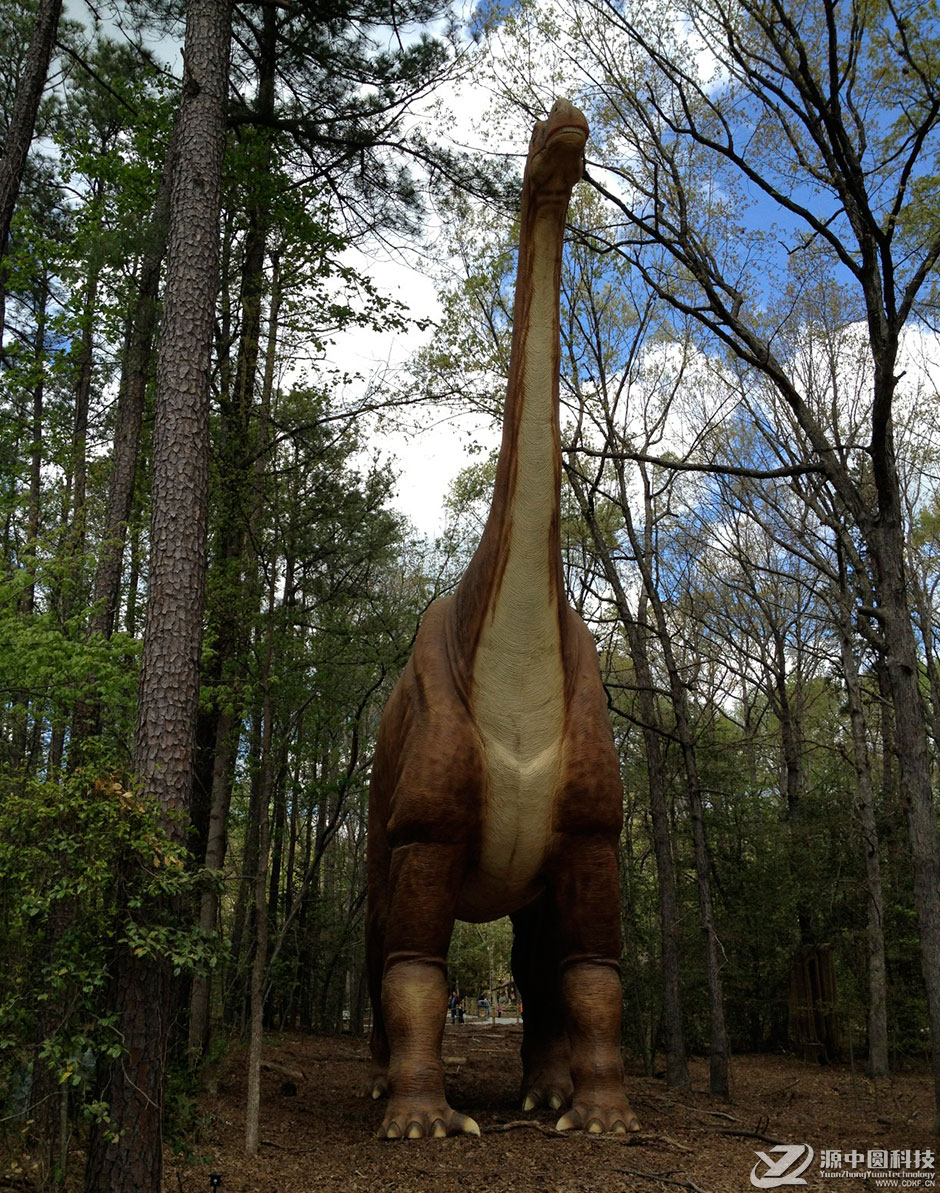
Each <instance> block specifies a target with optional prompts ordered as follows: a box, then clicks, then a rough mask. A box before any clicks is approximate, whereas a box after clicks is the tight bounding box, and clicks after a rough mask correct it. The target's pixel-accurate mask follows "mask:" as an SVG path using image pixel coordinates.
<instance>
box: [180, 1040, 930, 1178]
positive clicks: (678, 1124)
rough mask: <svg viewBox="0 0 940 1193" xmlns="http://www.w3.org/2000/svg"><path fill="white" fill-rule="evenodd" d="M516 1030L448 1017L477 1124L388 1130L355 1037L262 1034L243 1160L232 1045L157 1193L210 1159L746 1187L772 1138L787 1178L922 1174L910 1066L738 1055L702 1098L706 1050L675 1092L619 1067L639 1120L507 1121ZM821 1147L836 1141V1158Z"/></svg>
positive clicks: (240, 1094) (345, 1171) (323, 1168)
mask: <svg viewBox="0 0 940 1193" xmlns="http://www.w3.org/2000/svg"><path fill="white" fill-rule="evenodd" d="M521 1035H522V1029H521V1027H518V1026H516V1025H510V1024H505V1023H497V1024H495V1025H493V1026H489V1025H483V1024H481V1023H480V1021H476V1020H468V1022H467V1023H466V1024H465V1025H464V1026H463V1027H459V1026H458V1027H451V1026H450V1025H449V1024H448V1025H447V1028H446V1032H445V1037H444V1056H445V1061H446V1067H447V1074H448V1096H449V1099H450V1101H451V1104H452V1105H454V1106H455V1107H457V1108H459V1109H460V1110H463V1111H465V1112H467V1113H469V1114H471V1115H472V1116H473V1117H474V1118H475V1119H476V1120H477V1122H478V1123H479V1125H480V1127H481V1130H482V1136H481V1137H480V1138H467V1137H463V1136H462V1137H458V1138H451V1139H445V1140H433V1141H410V1142H406V1141H398V1142H393V1143H388V1142H381V1141H379V1140H377V1139H375V1138H374V1135H375V1131H376V1129H377V1127H378V1126H379V1123H380V1122H381V1117H382V1104H381V1103H376V1102H373V1101H372V1099H371V1098H369V1097H368V1096H367V1095H366V1092H365V1091H366V1086H367V1081H368V1067H369V1062H368V1046H367V1044H366V1042H365V1041H362V1040H358V1039H351V1038H349V1037H340V1038H322V1037H311V1036H302V1035H290V1036H273V1037H271V1038H270V1041H269V1045H268V1048H267V1051H266V1057H265V1068H264V1072H263V1078H264V1080H263V1095H262V1097H263V1101H262V1118H261V1140H262V1143H261V1149H260V1152H259V1154H258V1156H257V1157H256V1158H255V1159H253V1160H245V1159H244V1158H243V1155H242V1140H243V1130H244V1126H243V1124H244V1084H245V1083H244V1076H243V1073H244V1054H243V1053H242V1052H240V1051H236V1050H233V1051H232V1052H230V1053H229V1055H228V1056H227V1057H226V1059H225V1060H224V1062H223V1063H222V1064H221V1066H220V1068H219V1070H218V1073H217V1075H216V1076H217V1085H216V1089H215V1090H214V1092H213V1093H211V1094H207V1095H206V1096H205V1097H204V1098H203V1100H202V1102H201V1106H200V1109H201V1113H202V1118H201V1127H200V1131H199V1138H198V1140H197V1141H196V1142H195V1143H194V1145H193V1153H192V1154H191V1155H190V1156H189V1158H188V1159H186V1160H183V1159H181V1158H179V1157H175V1158H172V1159H171V1158H169V1157H168V1164H167V1173H166V1179H165V1186H164V1187H165V1190H166V1193H204V1191H205V1193H207V1191H208V1190H209V1189H210V1173H212V1172H217V1173H220V1174H221V1176H222V1183H221V1185H220V1186H219V1188H220V1190H221V1193H320V1191H323V1193H383V1191H386V1190H388V1191H393V1190H394V1191H395V1193H625V1191H628V1190H629V1191H631V1193H632V1191H633V1190H636V1191H638V1193H655V1191H657V1190H660V1191H662V1193H669V1191H670V1190H674V1189H676V1188H686V1189H688V1190H689V1191H690V1193H732V1191H733V1193H741V1191H745V1190H751V1189H752V1188H753V1187H754V1186H753V1185H752V1183H751V1180H750V1175H751V1172H752V1170H756V1175H757V1177H758V1179H759V1178H760V1177H761V1176H764V1178H765V1180H766V1177H767V1173H768V1165H767V1164H766V1163H765V1162H764V1161H762V1160H760V1159H759V1158H758V1156H757V1154H756V1152H757V1151H763V1152H765V1153H768V1154H769V1153H770V1151H771V1149H772V1148H773V1147H774V1146H775V1145H776V1144H780V1143H783V1144H792V1145H806V1144H809V1145H810V1146H811V1147H812V1148H813V1149H814V1152H815V1155H814V1158H813V1160H812V1162H811V1163H810V1164H809V1165H808V1167H807V1168H806V1169H805V1171H804V1175H803V1178H802V1180H800V1181H799V1182H793V1181H792V1180H791V1182H790V1183H789V1187H790V1188H793V1187H794V1184H795V1186H796V1188H799V1187H800V1186H801V1185H802V1187H803V1188H806V1189H827V1190H831V1191H833V1193H834V1191H836V1190H840V1189H848V1188H852V1189H854V1190H856V1193H860V1190H861V1189H863V1188H864V1189H871V1188H888V1189H891V1188H894V1189H901V1188H924V1189H926V1188H932V1181H933V1177H932V1172H931V1175H930V1176H924V1177H917V1176H915V1175H914V1172H915V1171H930V1170H929V1169H927V1167H926V1165H925V1164H924V1161H925V1160H926V1161H927V1162H928V1163H929V1161H930V1159H931V1156H932V1154H934V1153H935V1152H936V1151H937V1150H940V1149H938V1146H937V1139H936V1136H931V1134H930V1125H931V1082H930V1077H929V1074H928V1071H927V1069H926V1067H925V1068H923V1069H921V1070H920V1071H919V1072H918V1071H915V1072H909V1073H902V1074H900V1075H898V1076H896V1077H894V1078H893V1079H892V1080H891V1081H890V1082H885V1083H883V1084H879V1085H877V1086H876V1085H875V1084H873V1083H872V1082H871V1081H869V1080H868V1079H867V1078H866V1077H865V1076H864V1074H863V1073H862V1072H861V1071H855V1072H853V1070H852V1069H851V1068H850V1067H849V1066H844V1065H832V1066H828V1067H820V1066H819V1065H816V1064H814V1063H808V1062H804V1061H801V1060H796V1059H794V1058H792V1057H783V1056H756V1055H748V1056H739V1057H736V1058H735V1059H734V1062H733V1069H732V1080H733V1096H732V1099H731V1100H730V1101H729V1102H728V1103H726V1104H720V1105H718V1104H716V1103H715V1102H714V1101H713V1100H712V1099H710V1098H709V1097H708V1094H707V1092H705V1091H707V1088H708V1069H707V1063H706V1062H704V1061H695V1062H693V1065H692V1077H693V1086H694V1092H692V1093H691V1094H688V1095H686V1096H683V1095H677V1094H674V1093H672V1092H670V1091H667V1089H666V1086H665V1082H664V1081H663V1080H662V1079H658V1078H649V1077H639V1076H629V1077H628V1092H629V1096H630V1100H631V1103H632V1105H633V1108H634V1110H635V1111H636V1113H637V1115H638V1117H639V1119H640V1123H641V1130H640V1131H639V1133H638V1134H636V1135H635V1136H633V1137H629V1138H627V1139H623V1138H616V1137H612V1136H588V1135H584V1134H582V1133H574V1134H566V1135H560V1134H558V1133H557V1132H555V1130H554V1127H553V1123H554V1121H555V1118H556V1115H555V1114H553V1113H550V1112H545V1113H535V1114H533V1115H529V1116H527V1118H526V1119H525V1120H523V1116H522V1112H521V1111H520V1110H519V1108H518V1102H517V1095H518V1088H519V1082H520V1078H521V1065H520V1062H519V1044H520V1041H521ZM874 1148H883V1149H885V1150H886V1151H887V1152H888V1153H889V1154H888V1155H887V1156H885V1157H883V1158H884V1159H885V1160H886V1161H891V1160H892V1159H893V1160H894V1162H895V1163H894V1166H893V1167H890V1168H886V1169H885V1170H878V1169H874V1170H869V1169H868V1167H867V1166H868V1163H869V1162H870V1160H874V1162H875V1163H877V1162H878V1157H877V1156H875V1157H869V1155H868V1153H869V1150H870V1149H874ZM824 1151H828V1152H830V1153H831V1152H833V1151H838V1152H841V1153H842V1154H843V1159H842V1160H841V1161H839V1166H838V1167H836V1166H835V1161H836V1158H835V1157H834V1156H832V1155H829V1156H823V1152H824ZM891 1151H896V1152H900V1153H901V1155H900V1156H894V1157H892V1156H891V1155H890V1152H891ZM918 1151H919V1152H920V1153H921V1155H920V1156H919V1157H918V1156H917V1155H916V1153H917V1152H918ZM925 1151H926V1152H927V1153H928V1155H927V1156H926V1157H925V1156H924V1155H923V1153H924V1152H925ZM905 1153H910V1154H909V1156H908V1155H905ZM806 1155H807V1153H806V1152H805V1151H803V1152H802V1154H801V1155H800V1156H798V1157H797V1162H796V1163H792V1162H789V1161H787V1162H785V1163H784V1162H783V1160H784V1157H783V1154H782V1153H777V1154H775V1155H769V1159H770V1161H771V1163H779V1164H782V1167H781V1172H782V1174H783V1175H790V1177H791V1178H793V1177H795V1176H797V1175H798V1168H799V1164H800V1163H801V1162H802V1161H803V1160H804V1159H805V1158H806ZM918 1159H919V1160H920V1162H921V1167H920V1168H919V1169H916V1170H915V1164H916V1162H917V1161H918ZM853 1160H854V1166H853V1163H852V1162H853ZM867 1171H873V1175H871V1176H866V1175H865V1173H866V1172H867ZM837 1172H845V1173H846V1174H849V1173H854V1176H849V1175H845V1176H843V1177H838V1176H836V1175H835V1174H836V1173H837ZM824 1173H825V1174H826V1175H824ZM803 1182H805V1184H804V1183H803ZM777 1184H778V1185H780V1186H781V1187H783V1188H784V1189H786V1188H787V1187H788V1185H786V1184H782V1183H781V1182H779V1181H778V1182H777ZM763 1187H773V1186H772V1185H766V1184H765V1185H764V1186H763Z"/></svg>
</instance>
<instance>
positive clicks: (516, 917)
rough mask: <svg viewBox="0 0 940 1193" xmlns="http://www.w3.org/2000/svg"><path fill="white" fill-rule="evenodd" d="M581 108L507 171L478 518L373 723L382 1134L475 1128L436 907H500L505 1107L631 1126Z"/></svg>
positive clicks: (448, 917)
mask: <svg viewBox="0 0 940 1193" xmlns="http://www.w3.org/2000/svg"><path fill="white" fill-rule="evenodd" d="M586 138H587V125H586V122H585V120H584V117H583V116H582V114H581V113H580V112H578V111H577V109H575V108H573V107H572V106H571V105H570V104H568V103H567V101H564V100H559V101H558V102H557V103H556V104H555V107H554V108H553V109H552V113H551V115H550V117H549V119H548V120H546V121H542V122H540V123H539V124H538V125H536V128H535V131H534V132H533V137H532V143H531V145H530V149H529V156H528V160H527V165H526V174H525V179H524V183H523V203H522V215H521V227H520V241H519V267H518V276H517V282H516V302H515V312H514V321H513V342H512V350H511V357H510V376H509V382H508V387H507V398H506V409H505V414H504V425H503V440H502V446H501V449H500V457H499V463H498V466H497V474H496V482H495V486H494V494H493V501H492V505H491V509H490V514H489V518H488V520H487V524H486V527H485V529H484V532H483V535H482V538H481V541H480V544H479V546H478V548H477V550H476V552H475V554H474V556H473V559H472V560H471V562H470V564H469V566H468V568H467V571H466V573H465V575H464V577H463V578H462V580H461V582H460V584H459V585H458V587H457V590H456V592H455V593H454V595H453V596H452V597H450V598H446V599H444V600H440V601H437V602H435V603H434V605H432V606H431V608H430V609H429V610H428V612H427V613H426V614H425V617H424V619H423V621H422V624H421V627H420V630H419V632H418V636H417V639H416V641H415V647H414V652H413V654H412V657H411V659H410V661H409V663H408V665H407V667H406V669H405V671H404V673H403V675H402V677H401V679H400V681H399V683H398V685H397V687H396V689H395V691H394V692H393V694H392V696H391V698H390V700H389V703H388V705H387V707H386V709H385V712H384V714H383V717H382V723H381V726H380V729H379V736H378V742H377V746H376V756H375V762H374V766H373V774H372V788H371V796H370V811H369V863H368V868H369V874H368V881H369V909H368V917H367V918H368V952H369V975H370V993H371V997H372V1003H373V1024H374V1026H373V1036H372V1055H373V1065H374V1071H375V1080H374V1093H375V1095H376V1096H379V1095H381V1094H383V1093H388V1095H389V1105H388V1111H387V1113H386V1116H385V1120H384V1122H383V1124H382V1128H381V1130H380V1132H379V1133H380V1135H382V1136H383V1137H385V1138H399V1137H402V1136H409V1137H417V1136H425V1135H444V1134H448V1133H451V1132H456V1131H468V1132H471V1133H475V1132H476V1130H477V1128H476V1124H475V1123H473V1121H472V1120H471V1119H468V1118H466V1116H464V1115H461V1114H459V1113H458V1112H457V1111H454V1110H452V1109H451V1108H450V1106H448V1104H447V1101H446V1097H445V1093H444V1084H443V1068H442V1065H441V1059H440V1047H441V1037H442V1032H443V1024H444V1009H445V1004H446V997H447V979H446V956H447V948H448V944H449V941H450V936H451V932H452V930H453V925H454V920H455V919H458V918H459V919H465V920H471V921H484V920H491V919H497V918H499V917H501V916H504V915H510V916H511V917H512V919H513V925H514V946H513V973H514V976H515V979H516V982H517V985H518V986H519V989H520V991H521V993H522V997H523V999H524V1001H525V1008H526V1014H525V1029H524V1036H523V1047H522V1056H523V1070H524V1072H523V1095H524V1102H525V1107H526V1109H532V1108H534V1107H535V1106H538V1105H547V1106H550V1107H552V1108H557V1109H561V1108H564V1107H568V1109H567V1112H566V1113H565V1114H564V1115H562V1117H561V1119H560V1120H559V1127H560V1128H562V1129H565V1128H569V1127H586V1128H588V1129H589V1130H599V1131H606V1130H617V1131H626V1130H630V1129H635V1127H636V1120H635V1118H634V1117H633V1115H632V1113H631V1111H630V1108H629V1106H628V1104H627V1102H626V1099H625V1096H624V1093H623V1084H622V1067H621V1061H620V1049H619V1031H620V1002H621V992H620V978H619V956H620V926H619V916H620V900H619V880H618V871H617V853H616V850H617V841H618V837H619V831H620V825H621V819H622V789H621V783H620V774H619V760H618V758H617V754H616V751H615V748H614V743H613V737H612V733H611V729H610V722H609V719H608V715H607V706H606V699H605V696H604V692H603V688H602V685H601V680H600V671H599V667H598V661H597V653H596V647H595V644H594V640H593V638H592V636H591V634H590V633H589V631H588V630H587V628H586V627H585V626H584V624H583V622H582V621H581V619H580V618H579V617H578V616H577V615H576V614H575V613H574V612H573V610H572V609H571V608H570V607H569V605H568V602H567V600H566V597H565V591H564V583H563V575H562V565H561V547H560V530H559V523H560V486H561V450H560V435H559V425H558V368H559V331H558V318H559V315H558V307H559V297H558V296H559V284H560V271H561V252H562V242H563V235H564V224H565V215H566V212H567V206H568V200H569V198H570V194H571V190H572V188H573V186H574V184H575V182H576V181H577V180H578V178H580V175H581V171H582V169H583V151H584V144H585V141H586Z"/></svg>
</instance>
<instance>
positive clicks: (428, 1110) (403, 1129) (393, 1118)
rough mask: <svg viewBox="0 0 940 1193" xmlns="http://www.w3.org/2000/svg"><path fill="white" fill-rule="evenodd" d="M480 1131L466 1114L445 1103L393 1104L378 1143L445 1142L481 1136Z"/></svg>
mask: <svg viewBox="0 0 940 1193" xmlns="http://www.w3.org/2000/svg"><path fill="white" fill-rule="evenodd" d="M479 1134H480V1128H479V1127H478V1126H477V1124H476V1123H475V1122H474V1121H473V1119H472V1118H470V1117H469V1116H468V1115H466V1114H460V1113H459V1112H458V1111H456V1110H452V1109H451V1108H450V1106H448V1105H447V1103H446V1102H441V1103H438V1104H428V1103H420V1104H419V1103H413V1104H411V1105H406V1104H404V1103H402V1102H400V1101H399V1102H394V1101H393V1102H392V1103H390V1105H389V1108H388V1114H386V1116H385V1119H384V1121H383V1122H382V1125H381V1127H379V1130H378V1138H379V1139H443V1138H444V1137H445V1136H447V1135H479Z"/></svg>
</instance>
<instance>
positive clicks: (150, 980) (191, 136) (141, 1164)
mask: <svg viewBox="0 0 940 1193" xmlns="http://www.w3.org/2000/svg"><path fill="white" fill-rule="evenodd" d="M230 38H231V23H230V10H229V5H228V3H227V0H190V2H189V4H188V5H187V18H186V37H185V53H184V77H183V88H182V101H181V106H180V113H179V118H178V129H177V137H178V139H177V146H178V151H179V168H178V169H177V170H176V171H175V172H174V179H173V187H172V193H171V197H170V224H169V227H170V231H169V238H168V259H167V278H166V288H165V301H164V312H163V323H162V328H161V339H160V359H159V364H158V369H157V409H156V423H155V427H154V444H153V494H152V513H151V535H150V540H151V557H150V572H149V585H148V599H147V616H146V624H145V628H144V647H143V657H142V662H141V679H140V694H139V706H138V721H137V733H136V740H135V766H136V770H137V773H138V776H139V779H140V782H141V786H142V793H143V795H144V796H145V798H147V799H150V800H153V801H154V802H155V803H156V804H157V805H158V806H159V807H160V808H161V809H162V810H163V811H164V812H165V813H167V814H168V816H169V814H170V813H178V812H179V813H184V814H185V813H186V812H187V811H188V808H189V802H190V795H191V784H192V766H193V746H194V742H193V726H194V724H195V718H196V708H197V702H198V694H199V655H200V646H201V635H202V612H203V594H204V583H205V539H206V506H207V495H208V463H209V459H208V455H209V370H210V363H211V360H210V358H211V347H212V332H213V324H214V315H215V298H216V286H217V264H218V219H219V206H220V197H221V179H222V161H223V155H224V148H225V112H226V103H227V98H228V58H229V43H230ZM167 825H168V828H169V831H170V832H172V833H174V834H176V835H177V836H179V835H181V834H183V833H184V832H185V829H184V828H183V826H182V824H181V823H180V821H179V820H178V819H173V820H170V819H168V820H167ZM172 992H173V983H172V975H171V971H170V962H169V959H168V958H165V957H159V956H148V955H145V956H141V957H135V956H134V955H133V954H132V953H131V952H130V950H129V949H127V948H123V949H122V950H121V952H120V954H119V957H118V963H117V990H116V995H117V997H116V1005H115V1009H116V1010H117V1012H118V1033H119V1037H120V1038H121V1039H122V1040H123V1042H124V1045H125V1049H126V1051H125V1053H124V1055H123V1056H122V1057H121V1058H120V1060H119V1062H118V1063H117V1064H115V1065H114V1067H113V1069H112V1071H111V1073H110V1075H109V1078H108V1081H107V1085H106V1089H105V1097H106V1100H107V1103H108V1106H109V1110H110V1114H111V1127H112V1130H113V1135H110V1133H109V1136H110V1137H106V1136H105V1133H104V1132H103V1131H102V1130H100V1129H98V1130H95V1131H94V1132H93V1133H92V1137H91V1139H90V1141H89V1149H88V1163H87V1168H86V1184H85V1187H86V1193H132V1191H133V1193H138V1191H141V1193H142V1191H144V1190H147V1191H148V1193H160V1189H161V1185H162V1170H163V1157H162V1144H163V1141H162V1121H161V1120H162V1104H163V1083H164V1075H165V1063H166V1053H167V1046H168V1037H169V1028H170V1023H171V1022H172V1019H171V1014H172V1011H173V1007H172V1002H173V997H172ZM115 1136H116V1138H115Z"/></svg>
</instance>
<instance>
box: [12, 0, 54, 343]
mask: <svg viewBox="0 0 940 1193" xmlns="http://www.w3.org/2000/svg"><path fill="white" fill-rule="evenodd" d="M61 13H62V0H40V2H39V6H38V8H37V9H36V24H35V27H34V30H33V36H32V39H31V40H30V43H29V52H28V54H27V55H26V66H25V69H24V70H23V73H22V75H21V76H20V80H19V86H18V87H17V89H16V98H15V100H14V101H13V111H12V112H11V114H10V123H9V124H8V125H7V129H6V136H5V137H4V141H3V154H2V155H0V358H2V355H3V348H2V345H3V330H4V327H5V326H6V291H7V286H6V283H7V268H6V257H7V247H8V243H9V239H10V225H11V224H12V222H13V212H14V211H15V210H16V201H17V199H18V197H19V193H20V187H21V185H22V182H23V172H24V170H25V169H26V158H27V157H28V156H29V147H30V144H31V143H32V140H33V130H34V129H35V127H36V115H37V113H38V112H39V101H40V100H41V99H42V93H43V88H44V87H45V85H46V78H47V76H48V74H49V63H50V62H51V61H52V50H53V47H54V46H55V38H56V31H57V30H58V28H59V17H60V15H61Z"/></svg>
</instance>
